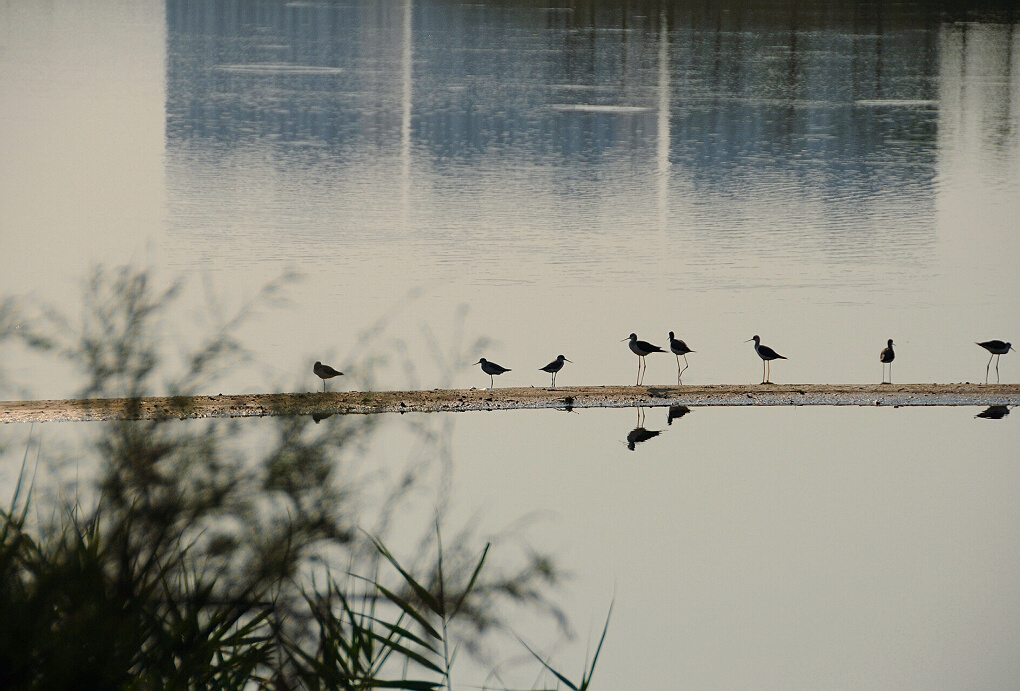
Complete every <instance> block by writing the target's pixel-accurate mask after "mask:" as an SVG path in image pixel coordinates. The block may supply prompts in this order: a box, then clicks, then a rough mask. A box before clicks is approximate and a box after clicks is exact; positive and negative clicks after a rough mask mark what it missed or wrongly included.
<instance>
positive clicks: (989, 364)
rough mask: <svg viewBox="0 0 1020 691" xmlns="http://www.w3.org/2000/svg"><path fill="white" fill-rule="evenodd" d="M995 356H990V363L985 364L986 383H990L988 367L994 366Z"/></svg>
mask: <svg viewBox="0 0 1020 691" xmlns="http://www.w3.org/2000/svg"><path fill="white" fill-rule="evenodd" d="M993 357H995V356H994V355H992V357H990V358H988V364H987V365H985V384H987V383H988V368H989V367H991V366H992V358H993Z"/></svg>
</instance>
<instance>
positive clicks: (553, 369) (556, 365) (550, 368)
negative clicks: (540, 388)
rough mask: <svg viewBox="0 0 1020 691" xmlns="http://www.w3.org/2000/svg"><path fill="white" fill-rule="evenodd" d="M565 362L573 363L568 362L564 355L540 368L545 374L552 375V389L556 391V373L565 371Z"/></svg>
mask: <svg viewBox="0 0 1020 691" xmlns="http://www.w3.org/2000/svg"><path fill="white" fill-rule="evenodd" d="M564 362H571V361H570V360H568V359H567V358H565V357H563V356H562V355H557V356H556V359H555V360H553V361H552V362H550V363H549V364H548V365H546V366H545V367H540V368H539V369H540V370H542V371H543V372H548V373H549V374H551V375H552V388H554V389H555V388H556V373H557V372H559V371H560V370H561V369H563V363H564ZM571 364H572V363H571Z"/></svg>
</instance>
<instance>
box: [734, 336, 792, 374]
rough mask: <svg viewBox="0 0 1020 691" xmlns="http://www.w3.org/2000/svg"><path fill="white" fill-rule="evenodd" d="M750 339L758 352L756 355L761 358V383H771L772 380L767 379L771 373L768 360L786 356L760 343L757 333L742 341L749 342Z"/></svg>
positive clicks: (780, 358) (781, 358)
mask: <svg viewBox="0 0 1020 691" xmlns="http://www.w3.org/2000/svg"><path fill="white" fill-rule="evenodd" d="M751 341H754V352H756V353H758V357H760V358H761V383H762V384H771V383H772V382H771V381H769V379H770V378H771V377H770V375H771V374H772V373H771V371H770V368H769V362H771V361H772V360H785V359H786V357H785V356H783V355H780V354H779V353H777V352H776V351H774V350H772V349H771V348H769V347H768V346H763V345H762V344H761V339H760V338H758V335H757V334H755V335H754V337H753V338H749V339H747V340H746V341H744V343H750V342H751Z"/></svg>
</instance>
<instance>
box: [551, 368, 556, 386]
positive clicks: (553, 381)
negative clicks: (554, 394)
mask: <svg viewBox="0 0 1020 691" xmlns="http://www.w3.org/2000/svg"><path fill="white" fill-rule="evenodd" d="M552 375H553V380H552V387H553V388H554V389H555V388H556V373H555V372H553V373H552Z"/></svg>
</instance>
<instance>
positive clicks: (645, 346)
mask: <svg viewBox="0 0 1020 691" xmlns="http://www.w3.org/2000/svg"><path fill="white" fill-rule="evenodd" d="M628 339H629V340H630V350H631V352H632V353H634V354H635V355H637V356H638V365H637V368H638V369H637V371H638V373H637V381H636V382H635V383H634V386H640V385H641V381H642V380H643V379H644V377H643V376H642V372H641V365H642V364H643V365H644V366H645V371H647V370H648V363H647V362H645V356H646V355H648V354H649V353H665V352H666V351H665V350H663V349H662V348H660V347H659V346H657V345H652V344H651V343H649V342H648V341H639V340H638V337H637V334H631V335H630V336H628V337H627V338H624V339H622V340H623V341H626V340H628Z"/></svg>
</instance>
